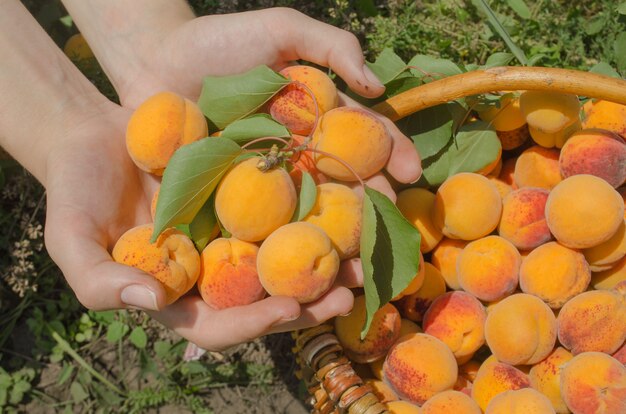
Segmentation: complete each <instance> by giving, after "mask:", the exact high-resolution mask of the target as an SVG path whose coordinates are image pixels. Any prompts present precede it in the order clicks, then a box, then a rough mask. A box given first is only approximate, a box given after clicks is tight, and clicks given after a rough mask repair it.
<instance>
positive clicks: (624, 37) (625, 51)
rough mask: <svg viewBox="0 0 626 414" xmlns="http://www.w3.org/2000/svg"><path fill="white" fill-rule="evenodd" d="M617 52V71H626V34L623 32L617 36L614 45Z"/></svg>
mask: <svg viewBox="0 0 626 414" xmlns="http://www.w3.org/2000/svg"><path fill="white" fill-rule="evenodd" d="M613 48H614V50H615V63H616V64H617V70H619V71H620V72H625V71H626V32H622V33H620V34H619V35H617V39H615V43H614V45H613Z"/></svg>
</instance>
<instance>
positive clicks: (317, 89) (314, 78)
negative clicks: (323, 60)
mask: <svg viewBox="0 0 626 414" xmlns="http://www.w3.org/2000/svg"><path fill="white" fill-rule="evenodd" d="M280 74H281V75H283V76H285V77H286V78H288V79H290V80H291V81H292V83H290V84H289V85H287V86H285V87H284V88H283V89H281V90H280V92H278V93H277V94H276V95H274V96H273V97H272V99H270V101H269V102H268V109H269V112H270V114H272V117H274V119H276V120H277V121H278V122H280V123H282V124H284V125H285V126H286V127H287V128H288V129H289V130H290V131H291V132H293V133H296V134H302V135H308V134H309V133H310V132H311V130H312V129H313V127H314V125H315V121H316V119H315V116H316V114H317V115H318V116H320V117H321V116H322V115H323V114H324V113H326V112H328V111H329V110H331V109H333V108H336V107H337V105H338V103H339V95H338V93H337V87H336V86H335V83H334V82H333V81H332V79H330V78H329V77H328V75H327V74H325V73H324V72H322V71H321V70H319V69H316V68H314V67H312V66H305V65H296V66H288V67H286V68H284V69H283V70H281V71H280ZM303 85H304V86H303ZM311 93H313V96H314V97H315V100H313V97H311ZM316 105H317V109H316Z"/></svg>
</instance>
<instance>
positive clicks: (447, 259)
mask: <svg viewBox="0 0 626 414" xmlns="http://www.w3.org/2000/svg"><path fill="white" fill-rule="evenodd" d="M467 243H469V242H468V241H466V240H457V239H449V238H447V237H444V238H443V239H442V240H441V242H440V243H439V244H438V245H437V247H435V249H434V250H433V252H432V255H431V259H430V260H431V262H432V264H433V266H435V267H436V268H437V269H438V270H439V271H440V272H441V275H442V276H443V278H444V279H445V281H446V285H448V287H449V288H450V289H453V290H459V289H461V284H460V283H459V276H458V273H457V268H456V262H457V259H458V257H459V255H460V254H461V252H462V251H463V249H464V248H465V246H467Z"/></svg>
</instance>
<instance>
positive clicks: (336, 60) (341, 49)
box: [267, 9, 385, 98]
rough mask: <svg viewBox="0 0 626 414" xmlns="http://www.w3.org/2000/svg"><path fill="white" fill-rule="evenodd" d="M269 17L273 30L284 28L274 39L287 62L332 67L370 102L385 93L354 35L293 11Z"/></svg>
mask: <svg viewBox="0 0 626 414" xmlns="http://www.w3.org/2000/svg"><path fill="white" fill-rule="evenodd" d="M272 13H273V14H272ZM267 16H268V18H269V19H270V24H272V26H271V27H272V28H276V27H280V28H282V31H281V33H280V35H279V37H277V38H275V39H276V43H277V45H278V46H279V48H280V50H281V53H282V55H283V56H282V57H283V59H284V60H297V59H304V60H308V61H310V62H313V63H316V64H318V65H322V66H326V67H330V68H331V69H332V70H333V71H334V72H336V73H337V74H338V75H339V76H340V77H341V78H342V79H343V80H344V81H346V83H347V84H348V86H349V87H350V88H351V89H352V90H353V91H355V92H356V93H358V94H359V95H362V96H365V97H368V98H373V97H376V96H379V95H380V94H382V93H383V92H384V91H385V87H384V86H383V84H382V83H381V82H380V81H379V80H378V78H376V76H375V75H374V74H373V73H372V71H371V70H370V69H369V68H368V67H367V66H366V65H365V58H364V57H363V52H362V50H361V45H360V44H359V41H358V39H357V38H356V36H354V35H353V34H352V33H350V32H348V31H345V30H342V29H339V28H337V27H334V26H331V25H329V24H326V23H322V22H320V21H318V20H315V19H312V18H310V17H308V16H306V15H304V14H302V13H300V12H298V11H296V10H293V9H274V10H272V11H270V12H268V13H267Z"/></svg>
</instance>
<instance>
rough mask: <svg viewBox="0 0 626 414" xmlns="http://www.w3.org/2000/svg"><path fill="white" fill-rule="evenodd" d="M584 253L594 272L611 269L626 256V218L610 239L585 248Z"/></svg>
mask: <svg viewBox="0 0 626 414" xmlns="http://www.w3.org/2000/svg"><path fill="white" fill-rule="evenodd" d="M583 254H584V255H585V259H586V260H587V262H588V263H589V268H590V269H591V270H592V271H593V272H601V271H603V270H609V269H611V268H612V267H613V266H614V265H615V264H617V262H618V261H619V260H620V259H622V258H623V257H624V256H626V219H624V221H623V222H622V224H621V225H620V226H619V227H618V229H617V231H616V232H615V234H614V235H613V236H612V237H611V238H610V239H608V240H607V241H605V242H604V243H600V244H599V245H597V246H593V247H590V248H589V249H585V250H583Z"/></svg>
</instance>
